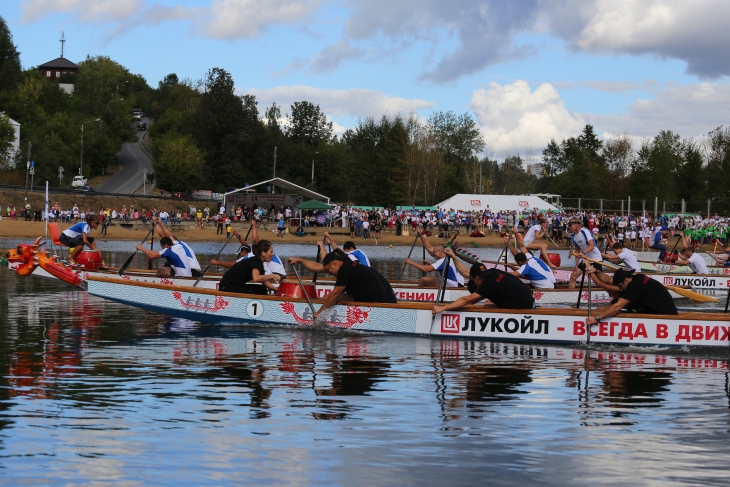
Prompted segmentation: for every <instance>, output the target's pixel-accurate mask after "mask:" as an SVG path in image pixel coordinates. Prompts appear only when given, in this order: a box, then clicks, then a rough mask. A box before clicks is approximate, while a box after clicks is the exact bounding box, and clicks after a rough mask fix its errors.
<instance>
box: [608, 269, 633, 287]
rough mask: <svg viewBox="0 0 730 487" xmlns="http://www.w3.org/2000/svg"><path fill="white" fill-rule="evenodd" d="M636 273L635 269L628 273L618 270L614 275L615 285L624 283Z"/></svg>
mask: <svg viewBox="0 0 730 487" xmlns="http://www.w3.org/2000/svg"><path fill="white" fill-rule="evenodd" d="M634 272H636V271H635V270H634V269H631V270H630V271H627V270H626V269H619V270H617V271H616V272H614V273H613V285H614V286H618V285H619V284H621V283H622V282H624V279H626V278H627V277H631V276H633V275H634Z"/></svg>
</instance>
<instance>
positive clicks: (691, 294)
mask: <svg viewBox="0 0 730 487" xmlns="http://www.w3.org/2000/svg"><path fill="white" fill-rule="evenodd" d="M583 260H587V261H588V262H593V263H594V264H601V265H605V266H606V267H608V268H610V269H615V270H618V269H621V267H619V266H617V265H614V264H609V263H608V262H606V261H603V262H600V261H597V260H594V259H591V258H589V257H585V256H584V257H583ZM663 286H664V287H665V288H667V289H671V290H672V291H674V292H675V293H677V294H679V295H682V296H684V297H685V298H689V299H691V300H693V301H697V302H699V303H719V302H720V301H719V300H718V299H717V298H713V297H712V296H705V295H704V294H700V293H698V292H695V291H690V290H689V289H684V288H681V287H677V286H670V285H668V284H664V285H663Z"/></svg>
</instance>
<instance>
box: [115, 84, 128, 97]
mask: <svg viewBox="0 0 730 487" xmlns="http://www.w3.org/2000/svg"><path fill="white" fill-rule="evenodd" d="M124 83H129V81H122V82H121V83H117V100H119V85H123V84H124Z"/></svg>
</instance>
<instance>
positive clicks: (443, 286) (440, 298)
mask: <svg viewBox="0 0 730 487" xmlns="http://www.w3.org/2000/svg"><path fill="white" fill-rule="evenodd" d="M449 259H451V257H449V256H448V255H447V256H446V260H444V268H443V269H441V282H440V283H439V288H438V291H436V305H438V304H439V303H440V302H441V301H443V293H445V292H446V268H447V267H448V266H449ZM435 323H436V313H434V315H433V318H432V319H431V328H430V331H429V334H431V333H432V330H433V325H434V324H435Z"/></svg>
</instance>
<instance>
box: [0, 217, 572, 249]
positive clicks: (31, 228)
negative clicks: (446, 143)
mask: <svg viewBox="0 0 730 487" xmlns="http://www.w3.org/2000/svg"><path fill="white" fill-rule="evenodd" d="M232 224H233V229H234V230H238V232H239V233H241V234H242V235H243V236H244V237H245V236H246V233H248V228H249V224H248V223H245V222H243V223H239V222H232ZM70 226H71V224H68V223H58V228H59V229H60V230H61V231H63V230H65V229H66V228H68V227H70ZM168 227H169V225H168ZM275 228H276V226H275V225H274V224H271V223H270V224H269V225H268V229H266V228H263V227H261V226H259V236H260V237H261V238H262V239H267V240H271V242H272V243H274V244H276V243H277V242H282V243H287V244H297V243H302V244H312V243H315V242H319V241H321V240H322V238H323V234H324V232H325V231H328V230H329V232H330V234H331V235H332V238H333V239H334V241H335V242H337V244H338V245H340V246H341V245H342V244H343V243H344V242H345V241H347V240H352V241H353V242H354V243H355V245H358V246H360V245H375V239H374V238H372V237H371V238H369V239H367V240H366V239H364V238H362V237H359V238H354V239H353V238H351V237H350V232H349V229H348V228H342V227H332V228H331V229H328V228H326V227H324V228H322V227H309V228H307V229H305V235H304V236H303V237H297V236H296V235H294V233H289V232H287V234H286V235H284V236H283V237H278V236H276V235H275V234H274V232H273V229H275ZM171 230H172V229H171ZM148 232H149V226H148V227H147V229H141V228H140V229H128V228H124V227H121V226H120V225H119V223H117V222H115V224H114V225H110V226H109V227H107V235H106V236H102V235H101V226H99V228H97V229H96V230H94V231H92V232H91V234H90V235H91V236H92V237H94V238H95V239H96V240H97V241H98V242H104V241H112V240H130V241H139V240H142V239H143V238H144V237H145V235H147V233H148ZM173 233H174V234H175V235H176V236H177V237H178V238H179V239H180V240H183V241H186V242H188V241H189V242H221V243H222V242H225V241H226V238H227V237H226V234H225V233H223V234H216V226H215V225H209V226H205V227H203V230H198V229H196V228H195V225H194V223H193V224H192V225H186V224H183V229H181V230H178V229H177V228H176V229H174V230H173ZM45 234H46V226H45V223H44V222H32V221H31V222H26V221H25V220H17V219H16V220H10V219H9V218H7V217H3V219H2V220H0V237H1V238H6V239H10V240H12V239H18V241H19V242H28V243H29V242H30V241H32V240H34V239H36V238H38V237H41V236H42V237H44V238H45ZM453 235H454V233H452V236H453ZM48 238H49V239H50V233H49V235H48ZM415 238H416V233H415V232H413V231H412V230H411V231H410V232H409V234H408V235H400V236H396V234H395V229H394V230H393V233H392V234H391V233H388V231H387V230H386V231H384V232H383V238H380V239H378V241H377V243H378V245H393V246H394V247H395V246H408V247H410V246H411V245H413V241H414V240H415ZM250 240H251V239H250V237H249V241H250ZM456 240H457V242H459V245H460V246H462V247H472V248H474V247H484V248H488V247H499V248H502V247H504V240H503V239H502V237H500V236H499V235H497V234H487V235H486V236H484V237H470V236H469V235H468V234H465V233H463V230H462V233H460V234H459V235H458V236H457V239H456ZM234 241H235V239H234V240H232V242H234ZM429 241H430V242H431V243H432V244H434V245H436V244H438V243H443V239H442V238H438V237H436V236H431V237H429ZM475 244H476V245H475ZM561 249H566V248H565V247H561Z"/></svg>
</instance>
